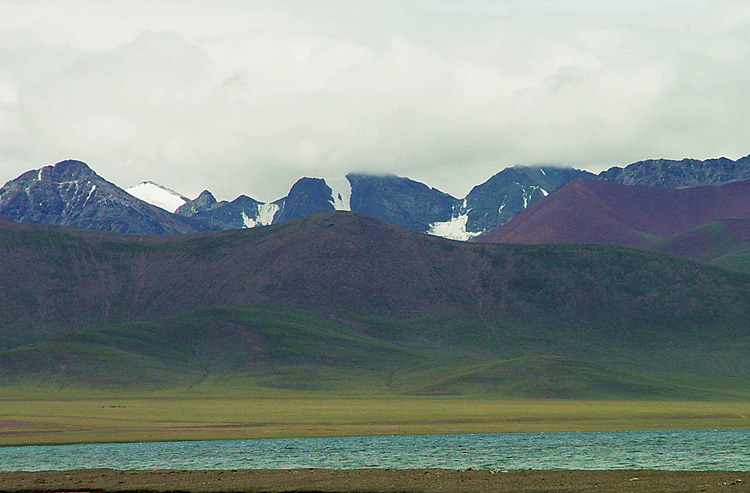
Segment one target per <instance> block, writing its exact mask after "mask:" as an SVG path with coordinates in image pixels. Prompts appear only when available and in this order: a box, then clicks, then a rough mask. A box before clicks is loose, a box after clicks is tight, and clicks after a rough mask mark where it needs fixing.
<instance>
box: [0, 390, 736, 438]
mask: <svg viewBox="0 0 750 493" xmlns="http://www.w3.org/2000/svg"><path fill="white" fill-rule="evenodd" d="M701 428H750V402H730V403H724V402H691V401H672V400H665V401H657V400H643V401H638V400H629V401H622V400H621V401H615V400H555V399H538V400H530V399H509V400H508V399H499V398H494V399H483V398H466V397H460V398H459V397H435V396H431V397H403V396H380V397H372V398H371V397H352V396H339V395H333V394H324V393H305V392H289V391H278V392H276V391H269V392H264V393H260V394H256V395H246V396H237V395H232V394H231V393H226V394H216V395H206V394H201V395H194V394H191V393H189V392H159V393H151V394H148V393H144V394H139V395H136V394H133V393H129V394H125V393H123V394H116V393H96V392H91V391H86V392H85V393H84V392H77V391H73V390H67V391H58V392H52V393H50V392H44V393H40V394H39V395H37V396H34V395H30V394H29V392H28V391H26V390H21V391H19V390H8V391H7V392H3V397H2V399H1V400H0V445H20V444H42V443H83V442H120V441H152V440H209V439H240V438H273V437H318V436H351V435H390V434H441V433H493V432H540V431H582V430H624V429H630V430H633V429H701Z"/></svg>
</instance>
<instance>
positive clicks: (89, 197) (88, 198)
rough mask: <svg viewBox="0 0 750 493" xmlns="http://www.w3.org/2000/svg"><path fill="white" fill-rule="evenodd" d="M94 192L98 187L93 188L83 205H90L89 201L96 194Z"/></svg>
mask: <svg viewBox="0 0 750 493" xmlns="http://www.w3.org/2000/svg"><path fill="white" fill-rule="evenodd" d="M94 192H96V185H94V186H92V187H91V190H90V191H89V195H88V197H86V200H84V201H83V205H86V204H88V203H89V200H90V199H91V196H92V195H93V194H94Z"/></svg>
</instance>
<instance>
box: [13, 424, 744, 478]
mask: <svg viewBox="0 0 750 493" xmlns="http://www.w3.org/2000/svg"><path fill="white" fill-rule="evenodd" d="M370 467H375V468H394V469H396V468H398V469H410V468H446V469H466V468H468V467H472V468H474V469H501V470H503V469H589V470H591V469H662V470H734V471H748V470H750V430H747V429H741V430H687V431H685V430H683V431H612V432H574V433H499V434H479V435H419V436H376V437H345V438H304V439H268V440H222V441H202V442H200V441H199V442H147V443H119V444H89V445H55V446H31V447H0V470H2V471H41V470H69V469H84V468H85V469H88V468H111V469H121V470H126V469H225V470H228V469H266V468H268V469H294V468H330V469H353V468H370Z"/></svg>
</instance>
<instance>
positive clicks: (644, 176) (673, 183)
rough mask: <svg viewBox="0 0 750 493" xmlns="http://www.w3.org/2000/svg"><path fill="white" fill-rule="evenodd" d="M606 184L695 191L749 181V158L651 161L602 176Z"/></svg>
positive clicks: (610, 171) (631, 165)
mask: <svg viewBox="0 0 750 493" xmlns="http://www.w3.org/2000/svg"><path fill="white" fill-rule="evenodd" d="M599 178H600V179H602V180H606V181H613V182H616V183H622V184H623V185H651V186H655V187H695V186H701V185H719V184H722V183H729V182H731V181H737V180H747V179H750V156H745V157H743V158H741V159H738V160H737V161H733V160H731V159H727V158H725V157H722V158H718V159H706V160H704V161H701V160H698V159H683V160H681V161H675V160H670V159H649V160H646V161H638V162H636V163H633V164H630V165H628V166H626V167H625V168H620V167H617V166H615V167H613V168H610V169H608V170H606V171H603V172H602V173H600V174H599Z"/></svg>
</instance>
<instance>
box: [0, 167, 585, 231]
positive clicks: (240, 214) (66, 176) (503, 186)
mask: <svg viewBox="0 0 750 493" xmlns="http://www.w3.org/2000/svg"><path fill="white" fill-rule="evenodd" d="M593 176H594V175H592V174H591V173H588V172H585V171H580V170H574V169H572V168H553V167H543V168H542V167H521V166H517V167H514V168H508V169H505V170H503V171H501V172H499V173H497V174H496V175H495V176H493V177H491V178H490V179H489V180H487V181H486V182H485V183H483V184H481V185H478V186H476V187H474V188H473V189H472V190H471V192H470V193H469V194H468V195H467V196H466V197H464V198H463V199H458V198H456V197H453V196H451V195H449V194H447V193H444V192H442V191H440V190H438V189H436V188H432V187H429V186H427V185H425V184H424V183H420V182H418V181H415V180H412V179H410V178H406V177H401V176H396V175H392V174H385V175H373V174H365V173H349V174H347V175H345V176H340V177H338V178H325V179H324V178H310V177H305V178H301V179H299V180H297V182H296V183H294V185H293V186H292V187H291V189H290V190H289V193H288V194H287V195H286V196H285V197H282V198H280V199H278V200H276V201H273V202H270V203H263V202H260V201H257V200H255V199H253V198H251V197H248V196H246V195H240V196H239V197H237V198H236V199H234V200H232V201H227V200H222V201H218V200H216V198H215V197H214V196H213V194H212V193H211V192H209V191H208V190H204V191H203V192H202V193H201V194H200V195H199V196H198V197H197V198H195V199H193V200H190V199H188V198H186V197H184V196H183V195H181V194H179V193H177V192H175V191H173V190H170V189H169V188H167V187H164V186H161V185H158V184H156V183H153V182H149V181H146V182H142V183H140V184H139V185H136V186H134V187H130V188H128V189H127V190H123V189H121V188H119V187H117V186H116V185H114V184H112V183H110V182H108V181H106V180H104V179H103V178H102V177H100V176H99V175H97V174H96V173H95V172H94V171H92V170H91V168H89V167H88V166H87V165H86V164H85V163H82V162H80V161H63V162H60V163H57V164H56V165H53V166H45V167H44V168H41V169H39V170H32V171H29V172H27V173H24V174H23V175H21V176H20V177H18V178H17V179H15V180H12V181H10V182H8V183H7V184H6V185H5V186H4V187H3V188H2V189H0V215H5V216H6V217H8V218H9V219H11V220H14V221H25V222H38V223H52V224H65V225H70V226H77V227H82V228H88V229H97V230H104V231H116V232H123V233H132V234H174V233H187V232H193V231H203V230H227V229H242V228H254V227H257V226H267V225H270V224H277V223H280V222H283V221H288V220H290V219H296V218H299V217H303V216H309V215H312V214H316V213H319V212H327V211H334V210H342V211H352V212H356V213H360V214H364V215H367V216H371V217H375V218H378V219H381V220H383V221H386V222H389V223H391V224H395V225H398V226H401V227H404V228H407V229H411V230H413V231H418V232H420V233H429V234H433V235H438V236H444V237H447V238H452V239H457V240H468V239H471V238H473V237H474V236H477V235H479V234H482V233H483V232H485V231H487V230H489V229H491V228H493V227H495V226H497V225H499V224H502V223H504V222H505V221H507V220H508V219H510V218H511V217H513V216H514V215H515V214H516V213H518V212H520V211H521V210H523V209H525V208H526V207H527V206H528V205H530V204H532V203H533V202H535V201H536V200H538V199H539V198H541V197H543V196H545V195H547V194H549V193H551V192H552V191H554V190H556V189H557V188H559V187H560V186H561V185H563V184H564V183H567V182H568V181H570V180H572V179H574V178H579V177H586V178H589V177H593ZM171 212H174V213H173V214H172V213H171Z"/></svg>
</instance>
